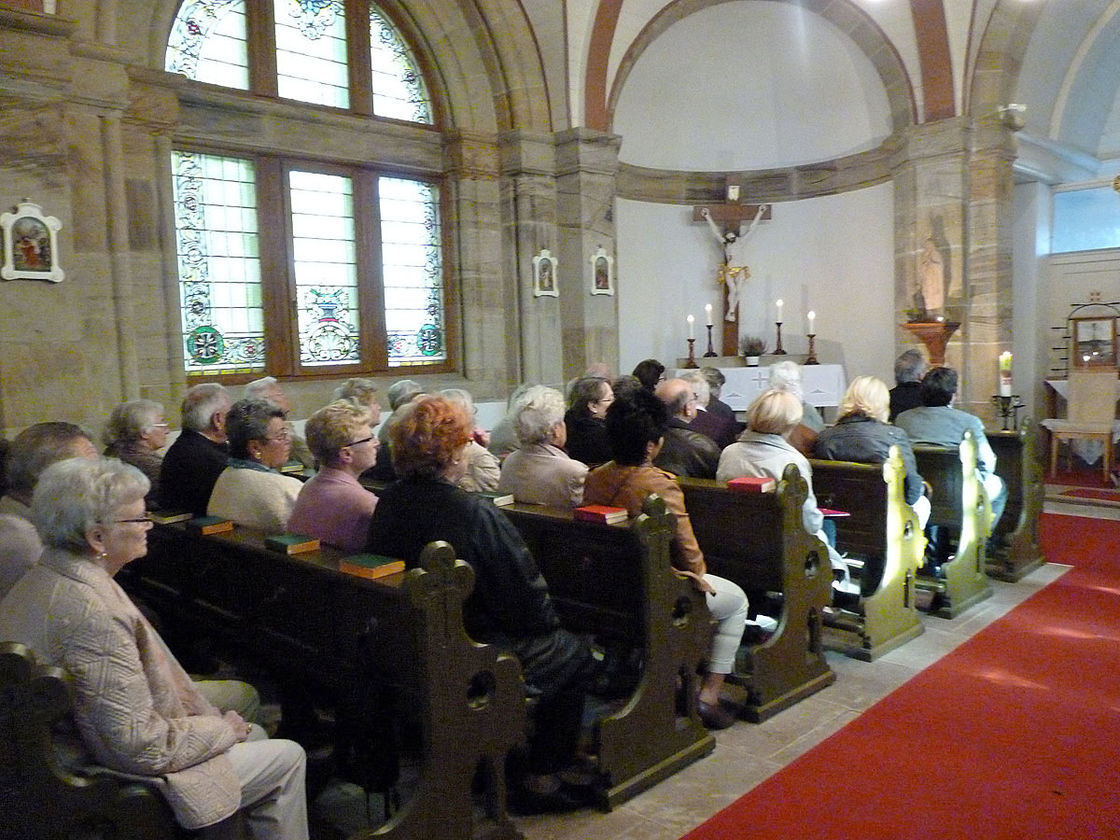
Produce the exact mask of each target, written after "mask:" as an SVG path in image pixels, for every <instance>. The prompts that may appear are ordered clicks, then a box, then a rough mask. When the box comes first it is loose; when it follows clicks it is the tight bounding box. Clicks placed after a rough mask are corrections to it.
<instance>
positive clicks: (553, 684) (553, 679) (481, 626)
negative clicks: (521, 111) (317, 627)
mask: <svg viewBox="0 0 1120 840" xmlns="http://www.w3.org/2000/svg"><path fill="white" fill-rule="evenodd" d="M472 431H473V421H472V418H471V417H470V416H469V414H468V412H467V410H466V408H465V407H464V406H463V405H462V404H460V403H457V402H453V401H451V400H449V399H447V398H446V397H442V396H427V397H421V398H419V399H417V400H416V402H414V403H412V404H410V405H408V406H407V407H406V408H405V409H404V411H403V412H402V413H401V416H400V417H399V418H398V419H397V420H396V421H395V422H394V424H393V426H392V428H391V429H390V430H389V447H390V453H391V455H392V459H393V467H394V469H395V470H396V473H397V475H398V476H400V480H399V481H397V482H396V483H395V484H393V485H391V486H389V487H388V488H386V489H385V490H384V491H383V492H382V493H381V495H380V499H379V501H378V503H377V508H376V509H375V510H374V512H373V519H372V520H371V522H370V530H369V542H368V550H369V551H373V552H376V553H378V554H383V555H387V556H389V557H400V558H403V559H404V561H405V563H406V564H407V565H408V566H409V568H411V567H413V566H415V565H416V564H417V563H418V561H419V558H420V552H421V551H422V550H423V549H424V546H426V545H427V544H428V543H430V542H433V541H435V540H446V541H447V542H449V543H450V544H451V545H452V546H453V547H454V549H455V555H456V556H457V557H459V558H460V559H462V560H464V561H466V562H467V563H469V564H470V565H471V567H472V568H473V569H474V573H475V586H474V591H473V592H472V593H471V595H470V597H469V598H467V601H466V603H464V605H463V624H464V625H465V627H466V629H467V633H468V634H469V635H470V636H471V638H472V639H474V640H476V641H479V642H486V643H489V644H493V645H496V646H497V647H499V648H502V649H503V650H507V651H509V652H511V653H513V654H514V655H515V656H516V657H517V658H518V660H519V661H520V662H521V669H522V671H523V673H524V675H525V683H526V686H527V690H528V691H530V692H531V693H533V694H534V695H537V696H539V698H540V701H539V705H538V706H537V714H536V728H535V732H534V733H533V736H532V739H531V742H530V745H529V755H528V759H527V761H528V769H527V772H526V773H524V774H521V778H519V779H517V780H516V783H515V785H514V786H513V787H512V789H511V791H510V805H511V807H512V808H514V809H515V810H519V811H522V812H539V811H556V810H564V809H570V808H575V807H578V806H579V805H582V804H584V802H585V801H586V800H585V799H584V798H583V796H582V795H583V793H585V792H584V791H581V790H577V789H575V788H573V787H571V786H569V785H566V784H565V783H564V782H562V781H561V777H560V776H559V775H558V774H559V773H560V772H561V771H563V770H565V769H566V768H567V767H568V765H570V764H571V763H572V762H573V760H574V758H575V755H576V748H577V746H578V742H579V731H580V722H581V719H582V715H583V706H584V695H585V693H586V686H587V685H588V684H589V683H590V681H591V680H592V679H593V678H594V677H595V675H596V674H597V672H598V670H599V662H598V659H597V658H596V657H595V656H594V655H593V653H592V650H591V647H590V645H589V643H588V641H587V640H586V639H585V638H583V637H581V636H577V635H575V634H574V633H571V632H569V631H567V630H565V629H564V628H563V627H561V626H560V620H559V619H558V618H557V615H556V610H555V608H554V607H553V604H552V600H551V598H550V597H549V594H548V585H547V584H546V583H545V580H544V577H543V576H542V575H541V573H540V570H539V569H538V568H537V564H536V561H535V560H534V559H533V556H532V554H530V553H529V549H528V547H526V545H525V542H524V541H523V540H522V539H521V535H520V534H519V533H518V531H517V529H516V528H515V527H514V526H513V525H512V524H511V523H510V522H509V520H508V519H507V518H506V517H505V515H504V514H502V512H501V511H499V510H498V508H496V507H495V506H494V504H493V503H492V502H491V501H490V500H489V499H488V498H486V497H485V496H481V495H475V494H471V493H468V492H466V491H464V490H461V489H460V488H459V487H457V486H456V483H457V482H458V481H459V479H461V478H462V476H463V473H464V472H465V470H466V469H467V456H466V452H467V447H468V446H469V445H470V443H471V440H472V436H471V432H472ZM587 793H589V791H588V792H587Z"/></svg>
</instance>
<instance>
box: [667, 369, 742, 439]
mask: <svg viewBox="0 0 1120 840" xmlns="http://www.w3.org/2000/svg"><path fill="white" fill-rule="evenodd" d="M713 369H714V368H713ZM717 373H718V371H717ZM681 379H683V380H685V381H686V382H687V383H688V384H689V385H691V386H692V393H694V394H695V395H696V416H695V417H694V418H692V421H691V422H690V423H689V424H688V425H689V428H691V429H692V430H693V431H696V432H700V433H701V434H704V435H707V436H708V437H710V438H711V439H712V440H714V441H715V443H716V446H718V447H719V448H720V449H721V450H722V449H723V448H724V447H726V446H728V445H730V444H732V443H734V442H735V438H736V437H737V436H738V424H737V423H736V421H735V413H734V412H732V411H731V408H730V407H729V406H727V405H725V404H724V403H719V404H718V406H716V407H715V408H714V410H713V405H712V403H713V400H712V391H711V387H710V386H709V385H708V378H707V377H706V376H705V375H704V372H703V371H700V370H690V371H688V372H687V373H685V374H683V375H682V376H681ZM720 406H722V407H723V408H726V409H727V412H722V411H720V408H719V407H720Z"/></svg>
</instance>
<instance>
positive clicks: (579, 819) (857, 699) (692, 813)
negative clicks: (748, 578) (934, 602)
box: [517, 496, 1120, 840]
mask: <svg viewBox="0 0 1120 840" xmlns="http://www.w3.org/2000/svg"><path fill="white" fill-rule="evenodd" d="M1050 498H1051V497H1049V496H1048V499H1047V503H1046V510H1047V511H1048V512H1053V513H1060V514H1069V515H1075V516H1098V517H1101V518H1108V519H1120V508H1116V507H1113V508H1107V507H1102V506H1096V505H1084V504H1067V503H1062V502H1052V501H1050ZM1067 568H1068V567H1065V566H1058V565H1054V564H1048V565H1045V566H1043V567H1042V568H1041V569H1038V570H1037V571H1035V572H1033V573H1032V574H1030V575H1028V576H1027V577H1026V578H1024V579H1023V580H1021V581H1019V582H1018V583H1003V582H1000V581H993V582H992V586H993V589H994V594H993V596H992V597H991V598H989V599H988V600H986V601H984V602H983V603H981V604H978V605H977V606H975V607H973V608H972V609H970V610H968V611H966V612H964V613H963V614H961V615H959V616H957V617H956V618H955V619H951V620H946V619H940V618H932V617H928V616H924V617H923V619H922V621H923V624H924V625H925V632H924V633H923V634H922V635H921V636H919V637H918V638H916V639H914V640H912V641H911V642H909V643H908V644H906V645H903V646H902V647H900V648H898V649H897V650H894V651H892V652H891V653H889V654H887V655H886V656H884V657H882V658H881V659H879V660H877V661H875V662H858V661H856V660H854V659H848V658H847V657H844V656H842V655H840V654H829V662H830V664H831V665H832V668H833V670H835V671H836V674H837V679H836V682H835V683H834V684H833V685H831V686H829V687H828V688H826V689H824V690H823V691H821V692H819V693H817V694H815V695H814V696H812V697H810V698H808V699H806V700H804V701H802V702H801V703H799V704H797V705H796V706H794V707H793V708H791V709H787V710H786V711H784V712H782V713H780V714H778V715H775V716H774V717H773V718H771V719H770V720H768V721H766V722H765V723H762V724H752V723H746V722H739V723H736V724H735V725H734V726H733V727H731V728H730V729H727V730H724V731H722V732H717V733H716V740H717V746H716V750H715V752H714V753H712V754H711V755H710V756H708V757H707V758H704V759H701V760H700V761H698V762H696V763H695V764H692V765H691V766H689V767H687V768H685V769H684V770H682V771H681V772H680V773H677V774H676V775H675V776H673V777H671V778H669V779H667V780H665V781H664V782H662V783H661V784H659V785H657V786H656V787H654V788H653V789H651V790H649V791H646V792H645V793H643V794H641V795H639V796H637V797H635V798H634V799H632V800H630V801H629V802H626V803H625V804H623V805H622V806H620V807H618V808H616V809H615V810H614V811H613V812H611V813H609V814H602V813H599V812H598V811H591V810H587V811H580V812H577V813H575V814H566V815H563V816H540V817H520V818H518V820H517V823H518V826H519V827H520V828H521V830H522V831H523V832H524V833H525V837H526V838H527V840H560V838H565V840H571V839H574V838H579V840H607V839H608V838H611V839H612V840H613V839H614V838H626V840H677V838H679V837H681V836H682V835H683V834H685V833H687V832H688V831H689V830H690V829H692V828H694V827H695V826H697V825H699V824H700V823H702V822H704V821H705V820H706V819H708V818H709V817H711V816H712V815H713V814H715V813H716V812H717V811H719V810H721V809H722V808H724V807H726V806H727V805H729V804H731V803H732V802H734V801H735V800H736V799H737V798H739V797H740V796H742V795H743V794H744V793H746V792H747V791H748V790H750V789H751V788H753V787H754V786H755V785H757V784H758V783H759V782H761V781H763V780H764V779H766V778H767V777H768V776H770V775H771V774H773V773H775V772H777V771H778V770H779V769H781V768H782V767H784V766H785V765H786V764H788V763H789V762H791V761H792V760H793V759H795V758H797V757H798V756H799V755H801V754H802V753H804V752H807V751H808V750H810V749H812V747H813V746H815V745H816V744H818V743H820V742H821V741H823V740H824V739H825V738H827V737H828V736H829V735H831V734H833V733H834V732H836V731H837V730H839V729H840V728H841V727H843V726H844V725H845V724H847V723H848V722H850V721H852V720H854V719H855V718H856V717H857V716H858V715H859V714H860V713H861V712H863V711H864V710H865V709H867V708H869V707H870V706H871V705H872V704H874V703H875V702H877V701H878V700H880V699H882V698H883V697H885V696H886V695H887V694H889V693H890V692H891V691H893V690H894V689H895V688H898V687H899V686H900V685H902V684H903V683H904V682H906V681H907V680H909V679H910V678H911V677H912V676H914V675H915V674H917V673H918V672H919V671H921V670H922V669H923V668H925V667H927V666H929V665H931V664H932V663H934V662H936V661H937V660H938V659H940V658H941V657H942V656H944V655H945V654H946V653H948V652H949V651H951V650H953V648H955V647H956V646H957V645H959V644H961V643H962V642H964V641H965V640H966V639H968V638H969V637H971V636H972V635H973V634H975V633H977V632H978V631H980V630H982V629H983V628H984V627H986V626H987V625H988V624H990V623H991V622H993V621H995V620H996V619H997V618H999V617H1000V616H1002V615H1004V614H1005V613H1007V612H1009V611H1010V610H1011V609H1012V608H1014V607H1015V606H1017V605H1018V604H1020V603H1022V602H1023V601H1024V600H1026V599H1027V598H1028V597H1030V596H1031V595H1032V594H1034V593H1035V592H1037V591H1038V590H1039V589H1041V588H1042V587H1044V586H1045V585H1046V584H1048V583H1050V582H1052V581H1053V580H1055V579H1057V578H1058V577H1060V576H1061V575H1062V574H1064V573H1065V571H1066V570H1067Z"/></svg>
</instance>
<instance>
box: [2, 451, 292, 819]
mask: <svg viewBox="0 0 1120 840" xmlns="http://www.w3.org/2000/svg"><path fill="white" fill-rule="evenodd" d="M147 491H148V479H147V478H145V477H144V475H143V474H142V473H141V472H140V471H139V470H138V469H136V468H135V467H133V466H130V465H128V464H124V463H122V462H120V461H118V460H116V459H112V458H101V459H97V460H87V459H81V458H72V459H69V460H65V461H60V462H59V463H57V464H54V465H53V466H51V467H49V468H48V469H47V470H46V471H45V472H44V473H43V475H42V476H41V477H40V479H39V483H38V485H37V486H36V488H35V494H34V497H33V500H32V504H31V515H32V518H33V520H34V522H35V526H36V528H37V529H38V531H39V534H40V537H41V538H42V540H43V544H44V546H45V550H44V552H43V556H42V558H41V559H40V561H39V562H38V563H37V564H36V565H35V566H33V567H32V568H31V569H30V570H28V572H27V573H26V574H25V575H24V576H23V577H22V578H20V580H19V582H17V583H16V584H15V586H14V587H12V589H11V591H10V592H9V593H8V595H7V596H6V597H5V598H4V600H3V601H0V638H3V639H7V640H11V641H17V642H20V643H21V644H25V645H27V646H28V647H30V648H31V649H32V651H34V653H35V655H36V656H37V657H38V658H39V660H40V661H41V662H43V663H45V664H47V665H54V666H59V667H62V668H65V669H66V670H67V671H68V672H69V673H70V674H71V676H72V677H73V687H74V722H75V724H76V725H77V731H78V734H79V735H80V737H81V742H80V744H74V746H77V747H78V748H79V751H81V752H84V753H85V754H86V755H87V756H88V757H89V759H90V760H91V761H93V762H96V763H98V764H100V765H103V766H105V767H107V768H109V769H110V770H115V771H119V772H122V773H128V774H132V775H138V776H144V777H148V778H149V779H150V780H151V783H152V784H153V785H155V786H156V787H158V788H159V789H160V790H161V791H162V792H163V794H164V795H165V796H166V798H167V801H168V803H169V804H170V806H171V809H172V811H173V812H174V814H175V817H176V819H177V820H178V821H179V823H180V824H181V825H182V826H183V827H184V828H187V829H191V830H194V829H202V828H207V829H209V830H210V831H212V832H213V836H224V835H223V834H222V833H223V832H225V831H226V830H227V829H228V828H229V826H230V824H229V823H226V822H225V820H227V819H228V818H229V817H231V816H232V815H233V814H234V813H235V812H237V811H238V810H241V809H244V810H245V811H246V818H247V820H248V823H249V827H250V829H251V831H252V836H253V838H254V840H264V839H265V838H267V840H305V838H307V836H308V835H307V804H306V794H305V790H304V775H305V765H306V759H305V756H304V752H303V749H302V748H301V747H300V746H299V745H298V744H296V743H294V742H292V741H285V740H268V739H266V738H265V737H264V732H263V730H261V729H260V727H257V726H251V725H250V724H247V723H246V722H245V721H244V720H242V718H241V717H240V716H239V715H238V714H237V713H236V712H232V711H227V712H225V713H222V712H220V711H218V709H216V708H215V707H214V706H213V705H211V704H210V702H209V701H208V700H206V698H205V697H203V696H202V694H200V693H199V692H198V690H197V689H196V688H195V686H194V683H192V681H191V679H190V677H189V676H187V674H186V672H184V671H183V668H182V667H181V666H180V665H179V663H178V662H177V661H176V660H175V657H174V656H173V655H172V654H171V652H170V651H169V650H168V649H167V647H166V645H165V644H164V642H163V640H162V639H161V638H160V637H159V634H158V633H157V632H156V631H155V630H154V629H153V628H152V626H151V625H150V624H149V623H148V621H147V619H145V618H144V617H143V615H141V613H140V611H139V610H137V609H136V607H135V606H134V605H133V603H132V601H131V600H129V598H128V596H127V595H126V594H125V593H124V591H123V590H122V589H121V588H120V586H118V585H117V583H116V581H114V580H113V576H114V575H115V574H116V573H117V572H118V571H120V570H121V569H122V568H123V567H124V566H125V565H127V564H128V563H130V562H131V561H133V560H135V559H136V558H137V557H142V556H143V555H144V554H146V553H147V550H148V545H147V542H148V530H149V529H150V528H151V524H152V523H151V521H150V520H149V519H148V518H147V516H146V514H145V512H144V494H145V493H146V492H147ZM82 748H84V750H83V749H82Z"/></svg>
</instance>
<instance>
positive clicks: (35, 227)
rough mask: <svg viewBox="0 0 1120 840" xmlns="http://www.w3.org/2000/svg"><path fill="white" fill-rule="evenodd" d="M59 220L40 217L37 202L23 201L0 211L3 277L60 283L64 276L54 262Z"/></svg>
mask: <svg viewBox="0 0 1120 840" xmlns="http://www.w3.org/2000/svg"><path fill="white" fill-rule="evenodd" d="M61 227H62V223H61V222H59V221H58V219H56V218H55V217H54V216H44V215H43V208H41V207H40V206H39V205H38V204H32V203H31V202H29V201H23V202H21V203H20V205H19V206H18V207H16V208H15V211H14V212H12V213H2V214H0V231H3V238H4V264H3V266H2V267H0V277H2V278H3V279H5V280H48V281H50V282H51V283H60V282H62V279H63V278H64V277H65V276H66V274H65V272H63V270H62V267H61V266H60V265H59V264H58V236H57V234H58V231H59V229H60V228H61Z"/></svg>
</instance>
